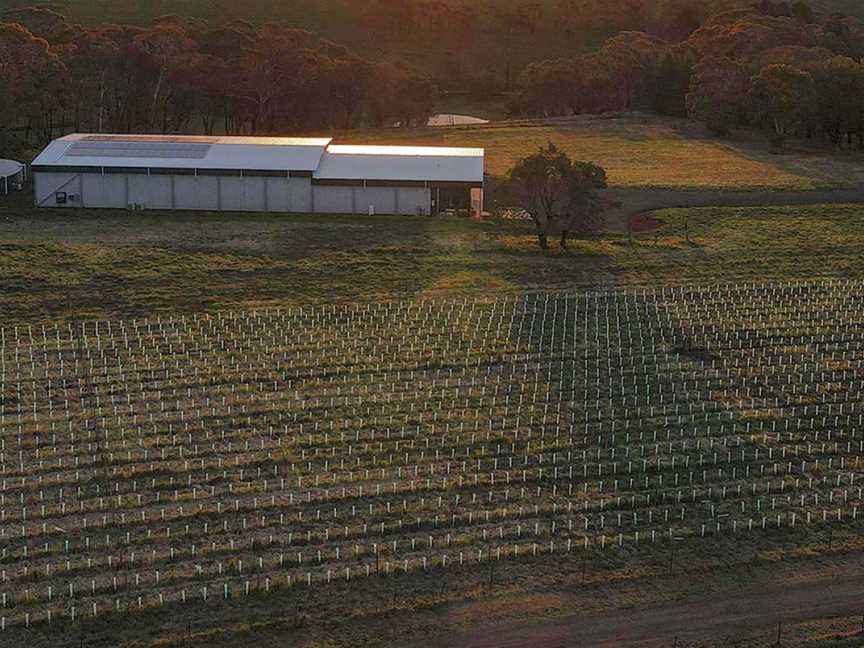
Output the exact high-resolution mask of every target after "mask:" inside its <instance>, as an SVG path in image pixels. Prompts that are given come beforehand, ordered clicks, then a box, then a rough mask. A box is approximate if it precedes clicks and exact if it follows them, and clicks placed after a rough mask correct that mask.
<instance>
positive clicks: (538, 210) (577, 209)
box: [489, 142, 607, 250]
mask: <svg viewBox="0 0 864 648" xmlns="http://www.w3.org/2000/svg"><path fill="white" fill-rule="evenodd" d="M491 184H492V186H490V191H489V192H490V194H491V195H490V198H491V201H492V204H493V209H494V210H496V211H499V212H500V211H522V212H524V213H526V214H527V215H528V216H529V217H530V218H531V220H532V221H533V222H534V226H535V228H536V230H537V241H538V243H539V244H540V247H541V248H543V249H544V250H546V249H548V248H549V236H550V235H555V234H560V236H561V247H562V248H566V247H567V239H568V237H569V236H570V235H584V234H587V233H589V232H592V231H595V230H597V229H598V228H599V227H600V225H601V223H602V218H601V216H602V214H603V210H604V203H603V200H602V197H601V196H600V194H599V193H598V190H600V189H605V188H606V187H607V183H606V171H605V170H604V169H603V168H601V167H599V166H597V165H596V164H594V163H593V162H579V161H575V160H571V159H570V157H569V156H568V155H567V154H566V153H565V152H563V151H561V150H559V149H558V148H557V147H556V146H555V145H554V144H552V143H551V142H549V144H547V146H546V147H545V148H541V149H540V150H539V151H538V152H537V153H535V154H534V155H530V156H528V157H526V158H523V159H521V160H519V162H517V163H516V166H514V167H513V168H512V169H511V170H510V171H509V173H508V174H507V177H506V178H501V179H499V180H498V181H497V182H495V183H491Z"/></svg>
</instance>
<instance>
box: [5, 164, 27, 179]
mask: <svg viewBox="0 0 864 648" xmlns="http://www.w3.org/2000/svg"><path fill="white" fill-rule="evenodd" d="M23 168H24V165H23V164H21V163H20V162H16V161H15V160H0V178H11V177H12V176H14V175H18V174H19V173H21V169H23Z"/></svg>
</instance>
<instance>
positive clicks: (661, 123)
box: [344, 116, 864, 190]
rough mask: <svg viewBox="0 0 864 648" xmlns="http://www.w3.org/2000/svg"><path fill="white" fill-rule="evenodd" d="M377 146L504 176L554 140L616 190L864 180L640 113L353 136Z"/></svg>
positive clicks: (810, 185) (856, 171)
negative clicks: (472, 161)
mask: <svg viewBox="0 0 864 648" xmlns="http://www.w3.org/2000/svg"><path fill="white" fill-rule="evenodd" d="M344 139H346V140H349V139H350V140H351V141H357V140H361V141H365V142H369V143H397V144H398V143H404V142H405V141H406V140H410V141H412V142H415V143H417V144H426V145H441V146H471V147H483V148H485V149H486V156H487V157H486V166H487V172H488V173H491V174H503V173H506V172H507V170H508V169H510V168H511V167H512V166H513V164H514V163H515V162H516V161H517V160H518V159H519V158H521V157H524V156H525V155H527V154H530V153H533V152H534V151H536V150H537V149H538V148H539V147H541V146H545V145H546V143H547V142H550V141H551V142H553V143H554V144H556V145H557V146H558V147H559V148H561V149H563V150H565V151H566V152H567V153H569V154H570V155H571V156H573V157H575V158H577V159H580V160H591V161H594V162H596V163H598V164H600V165H601V166H603V167H605V168H606V170H607V171H608V173H609V181H610V184H611V185H613V186H616V187H628V188H630V187H651V188H659V187H664V188H676V189H738V190H741V189H752V190H756V189H777V190H780V189H783V190H809V189H819V188H829V187H838V186H848V185H852V184H857V183H860V182H861V181H862V180H864V173H862V171H861V169H860V159H859V158H856V157H852V156H844V155H842V154H838V153H836V152H827V151H822V152H819V151H815V152H808V151H805V150H803V149H799V150H796V149H794V148H793V149H792V150H791V151H790V152H789V153H788V154H786V155H772V154H770V153H769V152H768V147H767V144H766V143H765V142H764V140H763V139H761V138H759V137H758V136H752V135H748V134H744V135H741V136H739V137H737V138H733V139H731V140H722V139H717V138H712V137H709V136H707V135H706V134H705V133H703V132H702V131H701V130H699V129H698V127H696V126H694V125H693V124H692V122H689V121H686V120H678V119H663V118H658V117H650V118H647V117H645V118H643V117H640V116H623V117H606V118H596V117H595V118H582V119H576V120H573V122H572V123H568V124H567V125H542V124H538V125H534V126H528V125H524V124H521V125H513V126H507V125H490V126H480V127H466V128H448V129H412V130H406V131H404V132H401V131H377V132H368V133H351V134H346V135H345V136H344Z"/></svg>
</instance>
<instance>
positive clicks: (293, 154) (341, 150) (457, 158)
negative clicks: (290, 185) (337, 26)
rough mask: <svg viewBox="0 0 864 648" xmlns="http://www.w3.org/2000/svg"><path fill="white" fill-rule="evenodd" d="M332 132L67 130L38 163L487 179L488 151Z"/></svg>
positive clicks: (323, 175)
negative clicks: (349, 138)
mask: <svg viewBox="0 0 864 648" xmlns="http://www.w3.org/2000/svg"><path fill="white" fill-rule="evenodd" d="M330 141H331V140H330V139H329V138H301V137H218V136H217V137H205V136H194V135H87V134H75V135H66V136H65V137H61V138H59V139H56V140H54V141H53V142H51V143H50V144H49V145H48V146H47V147H46V148H45V150H43V151H42V152H41V153H40V154H39V155H38V156H37V157H36V159H35V160H33V165H34V166H88V167H145V168H172V169H173V168H183V169H250V170H261V171H306V172H314V173H313V177H314V178H316V179H320V180H394V181H400V180H406V181H429V182H482V181H483V170H484V169H483V157H484V150H483V149H478V148H450V147H437V146H357V145H335V144H330Z"/></svg>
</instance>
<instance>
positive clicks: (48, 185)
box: [34, 171, 431, 214]
mask: <svg viewBox="0 0 864 648" xmlns="http://www.w3.org/2000/svg"><path fill="white" fill-rule="evenodd" d="M34 187H35V202H36V205H37V206H40V207H55V206H56V207H87V208H98V207H104V208H114V209H126V208H128V206H129V205H130V203H132V204H138V205H142V206H143V208H144V209H181V210H205V211H250V212H295V213H320V214H368V213H369V210H370V207H371V208H372V209H373V210H374V212H375V213H376V214H418V213H423V214H429V213H430V209H431V190H430V189H426V188H422V187H362V186H357V187H346V186H329V185H327V186H321V185H317V186H313V185H312V180H311V178H271V177H257V176H244V177H239V176H214V175H201V176H194V175H149V176H148V175H145V174H136V173H130V174H124V173H110V174H105V175H103V174H99V173H83V174H75V173H54V172H46V171H37V172H35V173H34ZM58 191H62V192H65V193H66V194H67V196H68V197H69V198H70V199H68V200H67V202H66V203H65V204H57V203H56V200H55V194H56V192H58ZM72 197H77V200H76V199H72Z"/></svg>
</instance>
